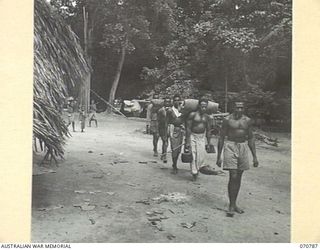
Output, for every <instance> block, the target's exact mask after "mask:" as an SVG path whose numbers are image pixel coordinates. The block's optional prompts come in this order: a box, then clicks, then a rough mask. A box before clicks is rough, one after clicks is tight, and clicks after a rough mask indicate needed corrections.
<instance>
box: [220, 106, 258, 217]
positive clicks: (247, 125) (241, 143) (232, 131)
mask: <svg viewBox="0 0 320 250" xmlns="http://www.w3.org/2000/svg"><path fill="white" fill-rule="evenodd" d="M243 113H244V104H243V102H235V110H234V113H232V114H231V115H229V116H228V117H226V118H225V119H224V120H223V123H222V128H221V131H220V137H219V142H218V155H217V166H219V167H221V165H222V162H223V169H224V170H228V171H229V184H228V195H229V202H230V203H229V210H228V212H227V216H229V217H233V215H234V213H235V212H237V213H239V214H242V213H243V212H244V211H243V210H242V209H241V208H239V207H238V206H237V205H236V200H237V196H238V193H239V190H240V185H241V177H242V174H243V171H244V170H248V169H249V165H250V164H249V155H248V152H249V149H250V151H251V153H252V156H253V166H254V167H258V165H259V163H258V159H257V155H256V148H255V141H254V136H253V132H252V120H251V119H250V118H249V117H247V116H245V115H244V114H243ZM222 152H223V161H222Z"/></svg>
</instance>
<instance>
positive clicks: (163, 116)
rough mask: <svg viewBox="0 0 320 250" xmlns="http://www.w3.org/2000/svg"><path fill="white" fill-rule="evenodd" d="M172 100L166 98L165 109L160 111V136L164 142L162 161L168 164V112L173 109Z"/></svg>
mask: <svg viewBox="0 0 320 250" xmlns="http://www.w3.org/2000/svg"><path fill="white" fill-rule="evenodd" d="M171 106H172V103H171V98H170V97H166V98H165V99H164V102H163V107H162V108H160V109H159V110H158V128H159V136H160V137H161V141H162V154H161V160H162V161H163V162H164V163H167V148H168V137H169V134H168V121H167V112H168V110H169V109H170V108H171Z"/></svg>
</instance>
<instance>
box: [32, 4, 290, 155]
mask: <svg viewBox="0 0 320 250" xmlns="http://www.w3.org/2000/svg"><path fill="white" fill-rule="evenodd" d="M46 2H47V1H45V0H36V1H35V20H34V21H35V31H34V32H35V37H34V42H35V44H34V47H35V57H34V59H35V61H34V76H35V79H34V136H35V137H37V138H39V139H41V140H43V141H44V142H45V143H46V145H47V146H49V147H51V148H53V149H55V150H56V151H57V152H58V153H59V154H60V155H62V154H63V149H62V145H63V143H64V140H65V137H66V136H67V135H68V132H67V128H66V126H65V124H64V123H63V121H62V119H61V116H60V115H59V112H58V110H59V108H60V105H61V102H62V100H64V98H65V97H66V96H67V95H77V94H79V85H81V84H82V83H83V81H84V79H89V78H90V76H89V78H88V77H87V76H88V74H90V72H89V68H91V69H92V72H91V88H92V89H93V90H94V91H95V92H97V93H98V94H99V95H101V96H103V97H104V98H106V99H108V100H109V102H111V103H113V101H114V99H115V98H122V99H124V98H147V97H151V96H152V94H153V93H154V91H159V92H160V93H161V94H162V95H163V96H165V95H172V96H173V95H174V94H176V93H178V94H180V95H181V96H182V97H183V98H186V97H197V96H198V95H203V94H206V95H207V96H209V97H210V98H211V99H213V100H214V101H216V102H218V103H219V104H220V107H221V108H222V111H225V110H224V109H225V108H228V111H231V110H230V107H231V105H228V106H226V105H225V104H226V102H228V103H230V101H233V100H237V99H241V100H242V101H244V102H246V104H247V107H248V109H247V111H248V113H249V115H250V116H252V117H253V118H259V117H260V118H261V117H262V118H264V119H265V120H272V119H276V120H282V121H285V122H287V124H290V119H291V36H292V34H291V32H292V2H291V0H197V1H195V0H153V1H150V0H51V1H50V6H49V5H48V4H47V3H46ZM72 30H73V31H74V32H75V33H73V31H72ZM77 37H79V40H78V38H77ZM86 61H87V63H88V65H87V63H86ZM77 86H78V87H77ZM226 90H227V92H228V95H227V96H226V95H225V93H226Z"/></svg>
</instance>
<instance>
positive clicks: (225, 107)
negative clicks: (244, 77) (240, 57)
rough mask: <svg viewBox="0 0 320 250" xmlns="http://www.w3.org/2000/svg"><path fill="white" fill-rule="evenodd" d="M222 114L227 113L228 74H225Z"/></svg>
mask: <svg viewBox="0 0 320 250" xmlns="http://www.w3.org/2000/svg"><path fill="white" fill-rule="evenodd" d="M224 98H225V99H224V112H228V74H226V82H225V97H224Z"/></svg>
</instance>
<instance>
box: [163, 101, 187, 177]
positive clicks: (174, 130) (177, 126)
mask: <svg viewBox="0 0 320 250" xmlns="http://www.w3.org/2000/svg"><path fill="white" fill-rule="evenodd" d="M180 102H181V97H180V95H174V97H173V106H172V107H171V108H169V109H168V110H167V124H168V135H169V138H170V145H171V151H172V152H171V156H172V168H173V174H177V172H178V167H177V161H178V158H179V154H180V152H181V148H182V144H183V136H184V123H185V121H184V118H183V115H182V113H181V103H180Z"/></svg>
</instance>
